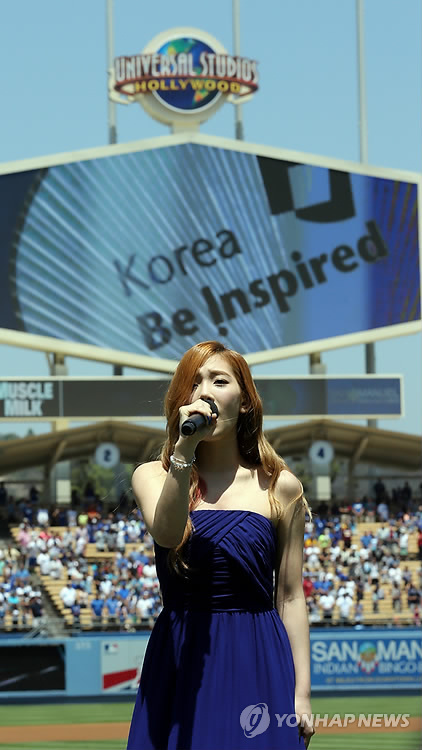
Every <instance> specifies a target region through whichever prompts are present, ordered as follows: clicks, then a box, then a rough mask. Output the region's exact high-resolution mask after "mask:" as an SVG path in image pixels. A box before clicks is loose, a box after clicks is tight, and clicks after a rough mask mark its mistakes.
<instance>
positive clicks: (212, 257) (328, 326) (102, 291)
mask: <svg viewBox="0 0 422 750" xmlns="http://www.w3.org/2000/svg"><path fill="white" fill-rule="evenodd" d="M119 149H121V147H113V150H112V151H110V150H109V149H104V150H103V152H100V151H99V152H97V153H96V154H93V153H92V152H90V154H89V155H88V154H86V155H85V156H84V157H83V158H81V156H80V155H79V158H78V159H75V158H72V155H69V156H68V157H67V158H64V160H63V161H64V163H62V164H60V163H58V161H59V160H57V163H56V164H55V165H54V166H46V165H44V166H42V164H41V162H40V163H39V166H38V167H35V168H31V169H27V170H25V169H24V168H23V167H22V169H21V170H19V169H17V167H16V165H15V167H14V170H13V171H12V172H11V171H10V169H11V168H10V167H9V172H7V168H6V167H5V168H3V170H2V171H3V175H2V176H0V187H1V188H2V195H3V196H4V198H3V201H2V204H1V206H0V227H1V230H0V250H1V253H0V270H1V272H2V273H1V276H0V327H2V328H4V329H7V328H10V329H15V330H17V331H25V332H27V333H28V334H35V335H41V336H47V337H55V338H57V339H62V340H65V341H72V342H80V343H81V344H90V345H93V346H97V347H101V348H109V349H113V350H121V351H127V352H133V353H138V354H141V355H150V356H153V357H161V358H164V359H169V360H178V359H179V358H180V357H181V356H182V354H183V353H184V351H186V349H188V348H189V347H190V346H192V344H194V343H195V342H197V341H201V340H209V339H216V338H217V339H220V340H221V341H223V343H225V344H226V345H228V346H230V347H232V348H234V349H236V350H238V351H240V352H241V353H242V354H248V361H249V363H250V364H254V363H257V362H261V361H266V360H267V361H269V360H274V359H280V358H283V357H286V356H296V355H299V354H304V353H309V352H312V351H321V350H323V349H328V348H335V347H337V346H346V345H349V344H356V343H362V342H365V341H374V340H377V339H378V338H386V337H392V336H396V335H397V336H398V335H402V334H406V333H413V332H416V331H418V330H421V306H420V267H419V263H420V261H419V247H420V242H419V211H418V191H419V177H418V176H416V175H412V174H408V173H397V172H393V171H392V170H375V169H369V168H367V169H366V170H365V172H364V171H363V168H362V167H359V166H358V165H351V164H348V163H347V162H334V161H333V160H324V159H317V158H316V157H312V158H311V157H307V156H306V155H303V154H302V155H298V154H292V153H289V152H282V151H280V150H277V149H268V148H265V147H258V146H252V145H251V144H244V143H242V144H240V145H239V144H238V143H236V142H234V141H228V140H224V139H215V138H209V137H205V136H202V135H192V136H171V137H164V138H162V139H154V141H152V142H150V143H141V144H138V145H137V146H134V147H132V148H129V147H127V146H126V147H125V149H122V150H121V152H120V153H119ZM301 159H302V161H301ZM53 163H54V159H52V158H50V160H49V164H50V165H52V164H53Z"/></svg>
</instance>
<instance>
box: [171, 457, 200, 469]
mask: <svg viewBox="0 0 422 750" xmlns="http://www.w3.org/2000/svg"><path fill="white" fill-rule="evenodd" d="M194 461H195V454H193V458H192V461H189V462H188V461H183V460H182V459H181V458H176V456H175V455H174V453H172V454H171V456H170V463H171V465H172V466H174V468H175V469H176V470H177V471H182V469H191V468H192V465H193V463H194Z"/></svg>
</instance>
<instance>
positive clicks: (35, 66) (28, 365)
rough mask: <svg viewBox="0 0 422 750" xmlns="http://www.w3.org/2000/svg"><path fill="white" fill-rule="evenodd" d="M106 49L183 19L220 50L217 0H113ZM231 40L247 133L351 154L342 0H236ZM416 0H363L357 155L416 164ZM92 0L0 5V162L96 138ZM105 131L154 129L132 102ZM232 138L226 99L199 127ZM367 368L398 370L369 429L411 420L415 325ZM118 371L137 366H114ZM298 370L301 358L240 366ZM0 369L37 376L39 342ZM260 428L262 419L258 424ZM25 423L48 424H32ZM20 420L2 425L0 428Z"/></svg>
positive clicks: (228, 25) (134, 135)
mask: <svg viewBox="0 0 422 750" xmlns="http://www.w3.org/2000/svg"><path fill="white" fill-rule="evenodd" d="M114 6H115V7H114V21H115V28H114V34H115V49H114V51H115V55H116V56H118V55H124V54H133V53H136V52H138V51H140V50H141V49H142V48H143V47H144V46H145V45H146V43H147V42H148V41H149V40H150V39H151V38H152V37H153V36H155V35H156V34H158V33H159V32H160V31H163V30H165V29H168V28H172V27H175V26H193V27H196V28H200V29H203V30H206V31H208V32H209V33H211V34H213V35H214V36H215V37H217V38H218V39H219V40H220V41H221V42H222V44H223V45H224V46H225V47H226V48H227V49H228V50H230V51H231V50H232V49H233V45H232V19H231V6H232V4H231V2H230V0H213V2H212V3H208V2H204V1H203V2H200V3H199V2H193V1H192V0H184V1H182V2H179V3H174V2H170V1H169V0H161V2H159V3H146V2H142V1H141V0H137V1H136V0H115V3H114ZM240 6H241V51H242V53H243V54H244V55H245V56H248V57H251V58H255V59H257V60H258V61H259V70H260V76H261V85H260V90H259V92H258V94H257V95H256V96H255V98H254V99H253V101H251V102H249V103H248V104H246V105H245V106H244V108H243V110H244V124H245V138H246V140H247V141H250V142H253V143H257V144H265V145H269V146H276V147H279V148H287V149H294V150H297V151H304V152H307V153H312V154H320V155H323V156H329V157H335V158H342V159H348V160H354V161H358V160H359V127H358V91H357V57H356V17H355V7H356V3H355V0H341V2H339V0H318V1H317V2H315V1H314V0H271V1H270V0H261V2H260V3H256V1H254V0H241V2H240ZM421 6H422V4H421V3H420V2H419V0H401V2H400V3H398V2H397V0H366V2H365V3H364V7H365V52H366V80H367V95H368V143H369V163H370V164H371V165H375V166H382V167H392V168H398V169H406V170H411V171H414V172H421V170H422V122H421V120H422V117H421V112H422V75H421V73H422V9H421ZM105 9H106V0H89V1H88V0H60V2H58V0H40V2H36V3H35V2H33V0H13V2H10V3H2V9H1V16H2V23H1V27H0V65H1V69H2V73H3V75H2V100H3V116H2V118H1V120H0V162H6V161H11V160H15V159H25V158H30V157H35V156H44V155H47V154H53V153H61V152H68V151H73V150H77V149H85V148H91V147H95V146H102V145H106V144H107V138H108V132H107V96H106V83H107V76H106V41H105V40H106V23H105V19H106V13H105ZM117 131H118V140H119V142H127V141H133V140H137V139H140V138H149V137H153V136H158V135H165V134H167V133H168V130H167V128H166V127H165V126H163V125H160V124H159V123H157V122H155V121H154V120H152V119H150V118H149V117H148V116H147V115H146V114H145V113H144V112H143V110H142V109H141V108H140V107H139V106H138V105H137V104H133V105H131V106H126V107H124V106H119V107H118V109H117ZM202 132H204V133H208V134H211V135H218V136H225V137H233V136H234V110H233V108H232V107H231V106H230V105H226V106H225V107H223V109H222V110H220V112H219V113H218V114H217V115H216V116H215V117H214V118H212V119H211V120H210V121H209V122H208V123H206V124H205V126H203V128H202ZM323 361H324V362H325V363H326V364H327V370H328V373H330V374H347V373H356V374H359V373H363V372H364V368H365V364H364V363H365V355H364V347H363V346H358V347H352V348H349V349H341V350H338V351H332V352H327V353H325V354H324V355H323ZM376 364H377V372H379V373H382V374H398V373H402V374H403V375H404V386H405V388H404V395H405V408H406V416H405V417H404V418H402V419H400V420H382V421H380V422H379V427H382V428H384V429H391V430H399V431H404V432H411V433H415V434H420V433H421V432H422V399H421V390H422V389H421V383H422V336H421V334H417V335H413V336H408V337H403V338H396V339H391V340H389V341H384V342H380V343H377V344H376ZM68 366H69V374H70V375H110V374H111V367H110V366H108V365H102V364H95V363H89V362H83V361H81V360H76V359H69V360H68ZM125 372H126V373H127V374H140V373H139V371H133V373H132V372H131V371H129V370H128V369H126V370H125ZM253 372H254V374H255V375H261V374H265V373H268V374H276V373H280V374H307V372H308V358H307V357H301V358H296V359H292V360H288V361H283V362H279V363H273V364H271V365H269V364H268V365H262V366H260V367H259V368H258V367H257V368H254V371H253ZM0 375H1V376H11V375H22V376H36V375H48V368H47V361H46V358H45V356H44V355H43V354H41V353H39V352H29V351H25V350H18V349H15V348H11V347H4V346H0ZM268 426H274V424H271V425H268ZM32 427H33V429H34V430H35V431H37V432H39V431H44V430H48V429H49V425H48V424H39V425H38V424H33V425H32ZM27 428H28V425H12V424H10V423H2V424H1V425H0V434H2V433H4V432H9V431H11V430H14V431H18V432H19V434H25V433H26V430H27Z"/></svg>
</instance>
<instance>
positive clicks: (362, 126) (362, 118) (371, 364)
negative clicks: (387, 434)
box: [356, 0, 377, 427]
mask: <svg viewBox="0 0 422 750" xmlns="http://www.w3.org/2000/svg"><path fill="white" fill-rule="evenodd" d="M356 31H357V46H358V49H357V52H358V76H359V145H360V161H361V163H362V164H367V163H368V118H367V111H366V80H365V30H364V8H363V0H356ZM365 364H366V373H367V374H368V375H369V374H374V373H375V372H376V363H375V344H374V343H370V344H365ZM368 427H377V420H376V419H368Z"/></svg>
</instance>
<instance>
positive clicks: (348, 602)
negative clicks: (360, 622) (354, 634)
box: [336, 591, 353, 623]
mask: <svg viewBox="0 0 422 750" xmlns="http://www.w3.org/2000/svg"><path fill="white" fill-rule="evenodd" d="M336 604H337V606H338V609H339V615H340V621H341V622H342V623H346V622H348V621H349V618H350V612H351V611H352V607H353V599H352V597H351V596H350V595H349V594H348V593H347V591H346V593H345V594H344V596H340V597H339V598H338V599H337V602H336Z"/></svg>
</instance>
